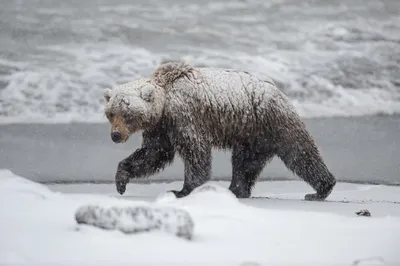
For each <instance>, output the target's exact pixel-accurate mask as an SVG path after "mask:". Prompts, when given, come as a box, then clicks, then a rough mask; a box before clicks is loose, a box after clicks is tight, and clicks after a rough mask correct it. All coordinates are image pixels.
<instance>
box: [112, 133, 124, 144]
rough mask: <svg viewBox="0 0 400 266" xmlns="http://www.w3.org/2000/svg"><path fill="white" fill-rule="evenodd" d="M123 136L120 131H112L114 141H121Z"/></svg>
mask: <svg viewBox="0 0 400 266" xmlns="http://www.w3.org/2000/svg"><path fill="white" fill-rule="evenodd" d="M121 138H122V135H121V133H119V132H112V133H111V139H112V141H114V142H119V141H121Z"/></svg>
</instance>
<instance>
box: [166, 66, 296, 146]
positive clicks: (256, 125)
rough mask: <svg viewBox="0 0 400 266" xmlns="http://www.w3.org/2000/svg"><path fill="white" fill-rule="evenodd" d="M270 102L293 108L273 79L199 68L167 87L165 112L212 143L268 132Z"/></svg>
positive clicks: (183, 126) (179, 124) (231, 71)
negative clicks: (266, 125)
mask: <svg viewBox="0 0 400 266" xmlns="http://www.w3.org/2000/svg"><path fill="white" fill-rule="evenodd" d="M271 104H273V107H278V109H279V108H281V109H285V108H289V109H290V106H288V103H287V98H286V97H285V95H283V94H282V93H281V92H280V91H279V89H277V88H276V86H275V84H274V83H273V82H272V81H271V80H265V81H264V80H260V79H259V78H257V77H255V76H253V75H251V74H249V73H247V72H242V71H237V70H230V69H218V68H196V69H195V72H194V74H193V75H188V76H187V77H182V78H180V79H178V80H176V81H175V82H174V83H173V84H172V85H171V86H168V88H167V94H166V103H165V113H166V115H168V116H169V117H170V118H172V121H173V123H174V125H175V126H176V127H178V128H185V127H190V128H191V130H193V131H196V133H198V134H201V135H202V136H203V137H205V138H206V139H209V140H210V141H212V142H214V141H216V142H223V141H226V140H228V139H229V140H232V139H234V138H241V137H243V135H244V134H252V135H258V134H262V133H263V132H265V124H266V123H268V109H270V108H271V106H272V105H271ZM283 111H284V110H283ZM219 144H220V146H221V145H222V146H225V144H221V143H219ZM226 145H228V144H226Z"/></svg>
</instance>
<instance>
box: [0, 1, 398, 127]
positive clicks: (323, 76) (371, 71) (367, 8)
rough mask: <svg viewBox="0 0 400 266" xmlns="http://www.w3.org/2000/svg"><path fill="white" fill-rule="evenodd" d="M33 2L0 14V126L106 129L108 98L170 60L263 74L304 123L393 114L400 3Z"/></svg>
mask: <svg viewBox="0 0 400 266" xmlns="http://www.w3.org/2000/svg"><path fill="white" fill-rule="evenodd" d="M37 1H39V2H43V5H42V6H41V7H40V8H38V9H37V10H36V11H35V12H30V8H29V5H25V6H18V5H17V4H15V3H14V4H13V3H8V4H7V5H6V6H5V7H4V10H3V11H0V15H2V16H0V23H3V25H4V30H3V31H1V32H0V45H1V46H0V47H1V48H0V55H1V56H0V123H32V122H40V123H69V122H85V123H89V122H106V120H105V118H104V115H103V97H102V91H103V89H104V88H106V87H113V86H115V85H117V84H121V83H124V82H127V81H130V80H132V79H136V78H141V77H145V76H148V75H150V74H151V72H152V71H153V69H154V68H155V67H156V66H157V65H158V64H160V63H161V62H163V61H166V60H169V59H171V60H185V61H188V62H189V63H191V64H194V65H196V66H210V67H225V68H238V69H243V70H247V71H251V72H253V73H255V74H256V75H258V76H261V77H264V76H265V77H266V76H268V77H270V78H272V79H273V80H274V81H275V82H276V83H277V84H278V86H279V88H280V89H282V90H283V92H284V93H285V94H287V95H288V96H289V98H290V99H291V100H292V101H293V103H294V105H295V106H296V108H297V110H298V112H299V114H300V115H301V116H302V117H304V118H312V117H334V116H364V115H375V114H387V115H393V114H400V26H399V25H400V18H398V16H397V15H396V12H395V11H394V10H395V9H396V8H399V4H398V2H396V1H388V2H387V3H385V4H382V3H378V2H376V1H366V2H359V3H357V0H356V1H354V2H351V3H344V4H341V5H338V6H336V5H335V4H333V3H331V2H330V1H327V2H321V3H320V2H318V3H313V4H311V3H308V2H302V3H297V2H293V1H286V0H274V1H268V2H265V1H264V2H262V1H258V0H248V1H230V2H224V1H216V2H215V1H205V2H204V3H203V2H202V4H201V5H200V4H198V3H197V2H186V4H182V2H181V1H180V0H176V1H173V2H168V3H167V2H165V3H164V2H157V3H158V4H157V5H155V2H154V1H152V0H151V1H139V2H138V3H137V4H135V5H132V4H129V3H127V2H126V1H124V0H117V2H121V3H119V4H118V3H117V2H115V1H113V2H110V3H108V4H107V0H104V3H103V4H101V5H98V4H97V2H96V1H95V2H93V1H92V0H88V1H85V2H84V3H81V4H79V5H82V7H81V8H80V6H79V5H78V4H77V5H75V6H74V5H73V4H71V3H65V5H64V6H62V7H59V6H55V5H54V4H53V3H50V2H48V1H47V0H37ZM360 3H362V4H360ZM333 7H335V8H333ZM88 10H89V11H90V12H88ZM2 12H3V13H2ZM55 14H57V15H55ZM349 14H352V16H349ZM3 15H4V16H3ZM14 15H15V16H14ZM18 18H23V19H18ZM282 18H284V19H282ZM26 36H28V37H26Z"/></svg>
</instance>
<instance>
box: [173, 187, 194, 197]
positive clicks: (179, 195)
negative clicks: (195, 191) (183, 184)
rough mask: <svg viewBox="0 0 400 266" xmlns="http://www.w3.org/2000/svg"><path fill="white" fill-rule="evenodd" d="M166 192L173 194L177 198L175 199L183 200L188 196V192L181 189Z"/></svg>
mask: <svg viewBox="0 0 400 266" xmlns="http://www.w3.org/2000/svg"><path fill="white" fill-rule="evenodd" d="M168 192H172V193H174V194H175V197H177V198H183V197H186V196H187V195H189V194H190V192H188V191H187V190H184V189H182V190H181V191H177V190H169V191H168Z"/></svg>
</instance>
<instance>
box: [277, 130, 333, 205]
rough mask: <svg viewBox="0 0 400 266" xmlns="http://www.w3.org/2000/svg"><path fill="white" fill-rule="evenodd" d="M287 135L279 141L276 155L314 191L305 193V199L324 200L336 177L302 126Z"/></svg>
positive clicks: (330, 190)
mask: <svg viewBox="0 0 400 266" xmlns="http://www.w3.org/2000/svg"><path fill="white" fill-rule="evenodd" d="M287 136H288V137H286V138H283V139H282V141H281V142H280V145H279V149H278V154H277V155H278V157H279V158H281V160H282V161H283V162H284V164H285V165H286V167H287V168H288V169H290V170H291V171H292V172H294V173H295V174H296V175H297V176H299V177H300V178H301V179H303V180H304V181H305V182H307V183H308V184H309V185H310V186H311V187H312V188H314V190H315V191H316V193H313V194H307V195H306V196H305V200H318V201H322V200H325V199H326V198H327V197H328V196H329V195H330V193H331V192H332V189H333V187H334V186H335V184H336V179H335V177H334V176H333V175H332V173H331V172H330V171H329V170H328V168H327V166H326V165H325V163H324V161H323V159H322V157H321V155H320V153H319V150H318V148H317V146H316V144H315V142H314V140H313V139H312V137H311V136H310V134H309V133H308V132H307V131H306V129H305V128H304V127H299V128H298V129H297V130H296V131H294V130H293V131H291V133H290V134H288V135H287Z"/></svg>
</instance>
